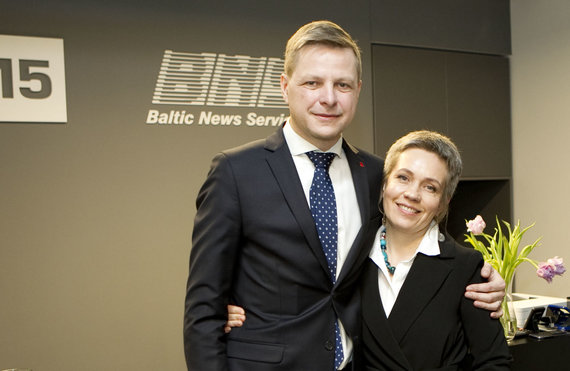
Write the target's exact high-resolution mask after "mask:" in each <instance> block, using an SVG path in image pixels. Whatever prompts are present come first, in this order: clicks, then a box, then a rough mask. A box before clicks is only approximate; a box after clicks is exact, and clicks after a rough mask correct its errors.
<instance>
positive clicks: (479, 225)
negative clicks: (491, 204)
mask: <svg viewBox="0 0 570 371" xmlns="http://www.w3.org/2000/svg"><path fill="white" fill-rule="evenodd" d="M465 225H466V226H467V232H471V233H473V234H481V233H483V230H484V229H485V227H486V226H487V224H485V221H484V220H483V218H482V217H481V215H477V216H476V217H475V219H473V220H470V221H468V222H467V223H465Z"/></svg>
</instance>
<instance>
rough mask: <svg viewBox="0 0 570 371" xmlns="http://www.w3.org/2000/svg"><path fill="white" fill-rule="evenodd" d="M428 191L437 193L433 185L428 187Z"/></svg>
mask: <svg viewBox="0 0 570 371" xmlns="http://www.w3.org/2000/svg"><path fill="white" fill-rule="evenodd" d="M426 189H427V190H428V191H430V192H437V187H434V186H432V185H427V186H426Z"/></svg>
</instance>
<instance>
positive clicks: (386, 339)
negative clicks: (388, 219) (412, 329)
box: [362, 259, 411, 370]
mask: <svg viewBox="0 0 570 371" xmlns="http://www.w3.org/2000/svg"><path fill="white" fill-rule="evenodd" d="M365 264H366V265H365V268H364V278H363V280H362V282H363V293H362V308H363V313H364V316H363V322H364V325H365V326H367V327H368V328H369V329H370V333H371V334H372V335H373V337H374V339H375V340H376V343H377V344H378V346H379V347H381V348H382V349H383V350H384V352H383V354H386V355H387V356H389V357H390V358H391V360H392V361H393V362H394V363H396V364H399V365H401V366H402V368H403V369H408V370H409V369H411V366H410V364H409V362H408V360H407V358H406V355H405V354H404V352H403V351H402V349H401V348H400V345H399V343H398V340H397V339H396V337H394V334H393V332H392V330H391V328H390V324H389V322H388V319H387V318H386V312H385V311H384V306H383V305H382V300H380V291H379V288H378V267H377V266H376V264H375V263H374V262H373V261H372V260H370V259H368V260H367V262H366V263H365ZM392 313H393V312H392Z"/></svg>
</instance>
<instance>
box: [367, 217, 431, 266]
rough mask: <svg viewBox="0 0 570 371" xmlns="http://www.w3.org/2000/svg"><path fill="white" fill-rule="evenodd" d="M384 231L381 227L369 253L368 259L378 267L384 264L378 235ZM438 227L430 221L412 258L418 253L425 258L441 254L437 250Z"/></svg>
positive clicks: (383, 227) (384, 228)
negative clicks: (425, 256)
mask: <svg viewBox="0 0 570 371" xmlns="http://www.w3.org/2000/svg"><path fill="white" fill-rule="evenodd" d="M385 230H386V227H385V226H383V225H382V226H381V227H380V230H379V231H378V234H377V235H376V239H375V240H374V246H373V247H372V250H371V251H370V255H369V256H370V258H371V259H372V260H373V261H374V262H375V263H376V264H377V265H378V266H381V264H384V256H383V255H382V252H381V250H380V247H379V246H380V239H379V236H380V234H381V233H382V232H383V231H385ZM439 235H440V233H439V226H438V225H437V223H436V222H435V221H432V222H431V224H430V226H429V228H428V230H427V232H426V233H425V234H424V236H423V238H422V240H421V241H420V244H419V245H418V248H417V249H416V252H415V253H414V257H415V256H416V255H417V254H418V253H422V254H424V255H427V256H437V255H440V254H441V250H440V249H439ZM412 259H413V258H412Z"/></svg>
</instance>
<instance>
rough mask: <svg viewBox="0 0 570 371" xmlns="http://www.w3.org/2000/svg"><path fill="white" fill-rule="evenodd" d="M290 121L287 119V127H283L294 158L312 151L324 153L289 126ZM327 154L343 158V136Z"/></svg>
mask: <svg viewBox="0 0 570 371" xmlns="http://www.w3.org/2000/svg"><path fill="white" fill-rule="evenodd" d="M289 120H290V118H289V119H287V122H285V126H284V127H283V135H284V136H285V141H286V142H287V146H288V147H289V151H291V154H292V155H293V156H298V155H302V154H305V153H307V152H310V151H317V152H323V151H321V150H320V149H318V148H317V147H316V146H315V145H314V144H311V143H309V142H308V141H307V140H305V139H304V138H303V137H301V136H300V135H299V134H297V133H296V132H295V130H293V128H292V127H291V125H289ZM325 152H332V153H334V154H336V155H337V156H338V157H340V158H342V154H343V152H342V136H341V137H340V138H339V140H338V141H337V142H336V143H335V144H334V145H333V146H332V147H331V148H329V149H328V150H327V151H325Z"/></svg>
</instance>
